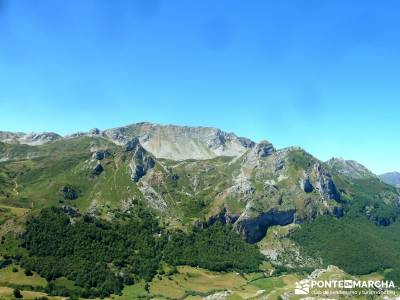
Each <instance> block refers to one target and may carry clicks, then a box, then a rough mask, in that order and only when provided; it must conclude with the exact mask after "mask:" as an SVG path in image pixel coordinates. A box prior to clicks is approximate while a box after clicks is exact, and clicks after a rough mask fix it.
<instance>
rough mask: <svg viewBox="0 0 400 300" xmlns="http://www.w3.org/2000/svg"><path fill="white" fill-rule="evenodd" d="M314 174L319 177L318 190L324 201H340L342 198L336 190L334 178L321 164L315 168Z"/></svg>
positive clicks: (317, 164)
mask: <svg viewBox="0 0 400 300" xmlns="http://www.w3.org/2000/svg"><path fill="white" fill-rule="evenodd" d="M314 173H315V174H316V177H317V185H316V187H317V189H318V191H319V193H320V194H321V196H322V197H323V198H324V199H333V200H336V201H340V199H341V196H340V193H339V191H338V190H337V188H336V185H335V182H334V181H333V179H332V176H331V175H330V174H329V173H328V172H326V170H324V168H323V167H322V165H321V164H320V163H316V164H315V166H314Z"/></svg>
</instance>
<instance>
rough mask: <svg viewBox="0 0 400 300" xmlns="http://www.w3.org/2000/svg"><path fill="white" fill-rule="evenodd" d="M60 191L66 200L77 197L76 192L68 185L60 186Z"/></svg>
mask: <svg viewBox="0 0 400 300" xmlns="http://www.w3.org/2000/svg"><path fill="white" fill-rule="evenodd" d="M60 192H61V193H62V194H63V196H64V199H66V200H75V199H77V198H78V193H77V192H76V191H75V190H74V189H73V188H72V187H71V186H69V185H64V186H62V187H61V189H60Z"/></svg>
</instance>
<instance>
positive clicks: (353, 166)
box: [326, 157, 376, 178]
mask: <svg viewBox="0 0 400 300" xmlns="http://www.w3.org/2000/svg"><path fill="white" fill-rule="evenodd" d="M326 163H327V164H328V165H329V166H330V167H331V168H332V169H333V170H334V171H336V172H338V173H340V174H342V175H346V176H349V177H351V178H364V177H376V175H375V174H373V173H372V172H371V171H370V170H368V169H367V168H366V167H365V166H363V165H362V164H360V163H359V162H357V161H355V160H345V159H343V158H337V157H333V158H331V159H330V160H328V161H327V162H326Z"/></svg>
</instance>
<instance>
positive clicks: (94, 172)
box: [91, 164, 104, 176]
mask: <svg viewBox="0 0 400 300" xmlns="http://www.w3.org/2000/svg"><path fill="white" fill-rule="evenodd" d="M103 171H104V168H103V166H102V165H101V164H97V165H96V166H95V167H94V169H93V170H92V172H91V174H92V175H93V176H99V175H100V174H101V173H102V172H103Z"/></svg>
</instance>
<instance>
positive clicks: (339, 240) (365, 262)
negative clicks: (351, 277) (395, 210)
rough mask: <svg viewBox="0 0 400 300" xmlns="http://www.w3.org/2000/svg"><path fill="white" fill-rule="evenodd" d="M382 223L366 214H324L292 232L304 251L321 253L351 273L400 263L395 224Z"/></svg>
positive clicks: (327, 262)
mask: <svg viewBox="0 0 400 300" xmlns="http://www.w3.org/2000/svg"><path fill="white" fill-rule="evenodd" d="M395 225H396V224H393V225H390V226H388V227H379V226H376V225H375V224H374V223H372V222H371V221H370V220H368V219H367V218H366V217H361V216H359V217H358V218H357V217H355V216H354V215H353V216H352V217H351V216H350V215H349V216H346V217H344V218H342V219H336V218H334V217H332V216H322V217H319V218H317V219H316V220H315V221H313V222H312V223H310V224H304V225H302V227H301V228H300V230H298V231H296V232H294V233H293V234H292V238H293V239H294V240H295V241H296V242H297V243H298V244H299V245H300V246H301V248H302V249H303V251H305V252H306V253H308V254H309V255H312V256H320V257H322V258H323V260H324V263H325V264H333V265H337V266H339V267H340V268H342V269H343V270H345V271H346V272H349V273H351V274H367V273H370V272H373V271H377V270H383V269H385V268H393V267H395V266H398V265H399V259H400V255H399V254H400V251H399V250H400V243H399V241H397V240H396V238H395V237H396V236H397V235H398V234H397V235H395V234H394V233H392V232H390V231H391V230H392V228H391V227H392V226H395Z"/></svg>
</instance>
